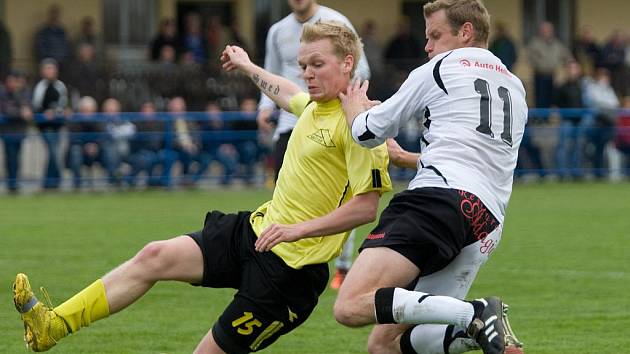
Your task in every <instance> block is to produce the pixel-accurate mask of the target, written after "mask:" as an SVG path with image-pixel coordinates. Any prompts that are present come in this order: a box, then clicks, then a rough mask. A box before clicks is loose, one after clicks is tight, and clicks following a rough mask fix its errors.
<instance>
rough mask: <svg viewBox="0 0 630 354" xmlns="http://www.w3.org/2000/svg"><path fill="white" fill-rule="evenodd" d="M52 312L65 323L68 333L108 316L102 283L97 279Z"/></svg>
mask: <svg viewBox="0 0 630 354" xmlns="http://www.w3.org/2000/svg"><path fill="white" fill-rule="evenodd" d="M54 311H55V313H56V314H57V315H58V316H60V317H61V318H63V320H64V321H65V322H66V324H67V325H68V327H69V328H68V329H69V331H70V333H74V332H76V331H78V330H79V329H80V328H81V327H85V326H89V325H90V323H92V322H94V321H97V320H100V319H101V318H105V317H107V316H109V304H108V303H107V295H106V294H105V285H103V281H102V280H101V279H98V280H97V281H95V282H94V283H92V284H90V286H88V287H87V288H85V289H83V290H81V291H80V292H79V293H78V294H76V295H74V296H73V297H71V298H70V299H69V300H67V301H66V302H64V303H63V304H61V305H59V306H57V307H55V309H54Z"/></svg>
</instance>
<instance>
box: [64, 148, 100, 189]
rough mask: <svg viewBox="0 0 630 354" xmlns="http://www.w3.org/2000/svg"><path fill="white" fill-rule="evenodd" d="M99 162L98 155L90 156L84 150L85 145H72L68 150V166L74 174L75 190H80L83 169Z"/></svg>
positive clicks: (73, 183)
mask: <svg viewBox="0 0 630 354" xmlns="http://www.w3.org/2000/svg"><path fill="white" fill-rule="evenodd" d="M98 160H99V158H98V155H96V156H90V155H89V154H87V153H85V151H84V150H83V144H71V145H70V147H69V148H68V156H67V163H66V165H67V166H68V168H70V171H71V172H72V185H73V186H74V188H80V187H81V182H82V181H83V176H82V175H81V167H82V166H87V167H92V166H93V165H94V163H95V162H97V161H98Z"/></svg>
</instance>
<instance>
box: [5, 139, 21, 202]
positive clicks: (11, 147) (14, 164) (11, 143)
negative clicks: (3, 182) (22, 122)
mask: <svg viewBox="0 0 630 354" xmlns="http://www.w3.org/2000/svg"><path fill="white" fill-rule="evenodd" d="M22 140H24V134H20V133H12V134H8V135H7V136H5V137H4V152H5V158H4V164H5V170H6V171H7V188H9V191H10V192H16V191H17V190H18V187H19V186H18V171H19V170H20V151H21V150H22Z"/></svg>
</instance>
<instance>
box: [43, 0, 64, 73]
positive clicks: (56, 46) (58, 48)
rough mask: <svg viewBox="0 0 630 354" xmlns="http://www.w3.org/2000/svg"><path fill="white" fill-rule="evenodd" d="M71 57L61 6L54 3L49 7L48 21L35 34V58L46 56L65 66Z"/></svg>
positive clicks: (60, 65) (44, 57)
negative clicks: (62, 21) (62, 20)
mask: <svg viewBox="0 0 630 354" xmlns="http://www.w3.org/2000/svg"><path fill="white" fill-rule="evenodd" d="M69 57H70V44H69V43H68V37H67V36H66V31H65V29H64V28H63V26H62V24H61V8H60V7H59V5H56V4H54V5H51V6H50V7H49V8H48V18H47V20H46V23H45V24H44V25H43V26H42V27H41V28H40V29H39V30H38V31H37V33H36V34H35V58H36V59H37V61H38V62H41V61H42V60H44V59H46V58H52V59H55V60H56V61H57V65H58V66H59V67H61V68H63V67H64V64H65V63H66V60H67V59H68V58H69Z"/></svg>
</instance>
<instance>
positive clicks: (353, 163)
mask: <svg viewBox="0 0 630 354" xmlns="http://www.w3.org/2000/svg"><path fill="white" fill-rule="evenodd" d="M290 107H291V112H292V113H293V114H295V115H296V116H298V117H300V118H299V119H298V122H297V124H296V126H295V128H294V129H293V132H292V133H291V137H290V138H289V142H288V145H287V150H286V152H285V155H284V162H283V163H282V168H281V169H280V173H279V175H278V181H277V183H276V188H275V190H274V193H273V198H272V199H271V200H270V201H268V202H266V203H264V204H263V205H261V206H260V207H259V208H258V209H256V211H255V212H253V213H252V214H251V217H250V223H251V225H252V228H253V229H254V232H255V233H256V235H260V234H261V233H262V231H263V230H264V229H265V228H266V227H267V226H269V225H271V224H296V223H300V222H303V221H307V220H311V219H315V218H318V217H321V216H324V215H326V214H329V213H330V212H332V211H333V210H335V209H336V208H338V207H339V206H341V205H342V204H344V203H345V202H347V201H348V200H350V199H351V198H352V197H353V196H355V195H358V194H363V193H366V192H371V191H378V192H379V193H381V194H383V193H385V192H388V191H391V190H392V183H391V179H390V177H389V174H388V172H387V165H388V162H389V156H388V154H387V147H386V145H385V144H382V145H380V146H378V147H376V148H373V149H366V148H363V147H361V146H360V145H358V144H357V143H355V142H354V141H353V140H352V133H351V131H350V129H349V128H348V124H347V123H346V119H345V115H344V113H343V110H342V108H341V102H340V101H339V99H334V100H331V101H328V102H323V103H322V102H313V101H310V99H309V95H308V94H306V93H300V94H297V95H295V96H294V97H292V98H291V101H290ZM346 238H347V232H344V233H340V234H336V235H329V236H320V237H309V238H303V239H301V240H298V241H295V242H282V243H280V244H278V245H276V246H275V247H273V248H272V251H273V252H274V253H275V254H276V255H278V256H279V257H280V258H282V259H283V260H284V262H285V263H286V264H287V265H289V266H290V267H292V268H295V269H299V268H302V267H303V266H305V265H308V264H319V263H327V262H328V261H330V260H331V259H333V258H334V257H336V256H338V255H339V253H340V252H341V249H342V246H343V243H344V242H345V240H346Z"/></svg>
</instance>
